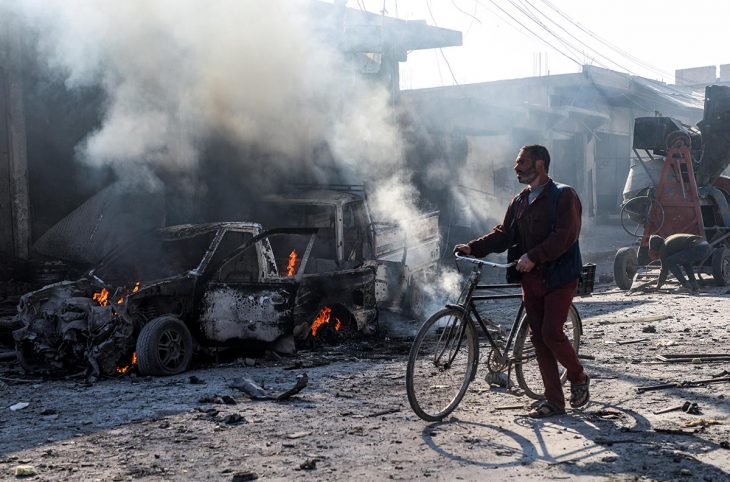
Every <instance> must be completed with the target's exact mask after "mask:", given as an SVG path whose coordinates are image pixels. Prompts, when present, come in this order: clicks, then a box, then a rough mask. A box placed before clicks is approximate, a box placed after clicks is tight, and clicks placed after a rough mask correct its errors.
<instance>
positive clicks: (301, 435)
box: [286, 432, 312, 439]
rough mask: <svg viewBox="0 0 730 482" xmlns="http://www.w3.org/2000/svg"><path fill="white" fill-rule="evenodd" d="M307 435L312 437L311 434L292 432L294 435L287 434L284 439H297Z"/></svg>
mask: <svg viewBox="0 0 730 482" xmlns="http://www.w3.org/2000/svg"><path fill="white" fill-rule="evenodd" d="M307 435H312V432H294V433H290V434H287V436H286V438H290V439H297V438H302V437H306V436H307Z"/></svg>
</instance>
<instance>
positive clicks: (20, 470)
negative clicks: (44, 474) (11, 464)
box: [15, 465, 38, 477]
mask: <svg viewBox="0 0 730 482" xmlns="http://www.w3.org/2000/svg"><path fill="white" fill-rule="evenodd" d="M34 475H38V469H36V468H35V467H34V466H32V465H18V466H17V467H15V476H16V477H33V476H34Z"/></svg>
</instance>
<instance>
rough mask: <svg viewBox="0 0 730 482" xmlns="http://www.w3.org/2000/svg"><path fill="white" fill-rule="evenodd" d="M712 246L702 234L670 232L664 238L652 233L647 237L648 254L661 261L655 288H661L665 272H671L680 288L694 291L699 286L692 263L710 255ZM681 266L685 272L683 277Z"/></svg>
mask: <svg viewBox="0 0 730 482" xmlns="http://www.w3.org/2000/svg"><path fill="white" fill-rule="evenodd" d="M711 252H712V247H711V246H710V243H708V242H707V240H705V238H703V237H702V236H697V235H696V234H684V233H680V234H672V235H671V236H669V237H667V239H664V238H663V237H661V236H657V235H652V236H650V237H649V255H650V256H652V257H654V258H659V259H660V260H661V262H662V270H661V272H660V273H659V279H658V280H657V284H656V287H657V289H659V288H661V287H662V285H663V284H664V282H665V281H666V280H667V274H668V272H670V271H671V273H672V274H673V275H674V276H675V277H676V278H677V281H679V284H680V285H681V286H680V290H684V291H691V292H693V293H696V292H697V291H699V289H700V286H699V284H698V283H697V279H696V278H695V273H694V269H693V268H692V266H693V265H694V264H697V263H700V262H702V261H703V260H704V259H705V258H707V257H708V256H710V253H711ZM682 268H684V270H685V271H686V272H687V277H686V278H685V277H684V274H683V273H682Z"/></svg>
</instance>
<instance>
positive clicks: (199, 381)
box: [188, 375, 205, 385]
mask: <svg viewBox="0 0 730 482" xmlns="http://www.w3.org/2000/svg"><path fill="white" fill-rule="evenodd" d="M188 380H189V381H190V384H191V385H203V384H205V380H203V379H201V378H198V377H196V376H195V375H190V378H189V379H188Z"/></svg>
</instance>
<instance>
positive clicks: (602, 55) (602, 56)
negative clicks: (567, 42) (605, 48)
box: [519, 0, 636, 75]
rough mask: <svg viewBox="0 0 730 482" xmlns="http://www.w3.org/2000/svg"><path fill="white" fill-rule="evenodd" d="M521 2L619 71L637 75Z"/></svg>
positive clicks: (526, 2)
mask: <svg viewBox="0 0 730 482" xmlns="http://www.w3.org/2000/svg"><path fill="white" fill-rule="evenodd" d="M519 2H520V3H522V5H523V6H524V7H525V9H526V10H528V11H529V10H530V9H532V10H534V11H535V12H537V13H539V14H540V15H541V16H542V17H543V18H545V19H547V20H548V21H550V22H551V23H552V24H553V25H556V26H557V27H558V28H559V29H561V30H562V31H563V32H565V33H566V34H568V35H569V36H570V37H571V38H573V39H574V40H576V41H577V42H578V43H580V44H581V45H583V46H584V47H585V48H587V49H588V50H590V51H591V52H593V53H595V54H596V55H598V56H600V57H601V58H603V59H605V60H607V61H608V62H610V63H612V64H613V65H615V66H616V67H618V68H619V69H621V70H624V71H626V72H628V73H630V74H632V75H636V74H635V72H632V71H631V69H629V68H628V67H626V66H624V65H622V64H620V63H618V62H616V61H615V60H613V59H611V58H610V57H608V56H606V55H604V54H602V53H601V52H600V51H598V50H596V49H595V48H593V47H591V46H590V45H588V44H587V43H586V42H584V41H583V40H581V39H580V38H578V37H576V36H575V35H573V34H572V33H571V32H570V31H569V30H568V29H566V28H565V27H563V26H562V25H561V24H560V23H558V22H556V21H555V20H553V19H552V18H551V17H550V16H549V15H546V14H545V13H544V12H543V11H541V10H540V9H539V8H537V7H536V6H535V5H533V4H532V3H530V1H529V0H519ZM525 4H526V5H525Z"/></svg>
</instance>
